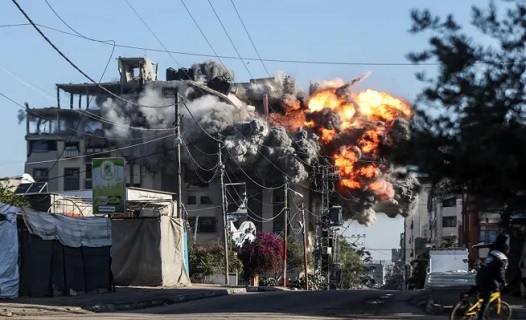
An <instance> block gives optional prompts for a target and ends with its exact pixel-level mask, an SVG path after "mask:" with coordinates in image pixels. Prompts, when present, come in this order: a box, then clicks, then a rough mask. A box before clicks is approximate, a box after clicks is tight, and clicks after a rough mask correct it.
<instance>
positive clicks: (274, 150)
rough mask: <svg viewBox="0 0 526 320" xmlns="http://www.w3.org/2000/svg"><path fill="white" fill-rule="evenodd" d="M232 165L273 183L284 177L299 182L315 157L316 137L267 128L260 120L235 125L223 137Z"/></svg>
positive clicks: (306, 133)
mask: <svg viewBox="0 0 526 320" xmlns="http://www.w3.org/2000/svg"><path fill="white" fill-rule="evenodd" d="M225 147H226V151H227V154H228V155H229V158H230V160H231V161H230V162H229V163H230V164H231V166H230V167H231V168H232V169H234V172H235V171H237V170H235V169H236V167H238V168H239V169H241V170H244V171H245V172H253V173H254V175H255V177H256V178H258V179H260V180H262V181H265V182H267V183H269V184H270V185H275V184H277V183H278V182H280V181H283V180H284V177H285V176H287V177H289V178H290V182H292V183H299V182H301V181H303V180H305V179H307V178H308V172H307V168H308V166H311V165H313V164H314V161H315V160H316V159H317V153H318V151H319V145H318V143H317V137H315V136H314V135H313V134H309V133H308V132H306V131H304V130H300V131H298V132H296V133H294V134H291V133H289V132H287V130H286V129H285V128H284V127H269V124H268V123H267V122H266V121H264V120H262V119H255V120H252V121H250V122H244V123H239V124H237V125H235V126H234V127H233V128H232V130H231V132H230V134H229V135H227V137H226V140H225Z"/></svg>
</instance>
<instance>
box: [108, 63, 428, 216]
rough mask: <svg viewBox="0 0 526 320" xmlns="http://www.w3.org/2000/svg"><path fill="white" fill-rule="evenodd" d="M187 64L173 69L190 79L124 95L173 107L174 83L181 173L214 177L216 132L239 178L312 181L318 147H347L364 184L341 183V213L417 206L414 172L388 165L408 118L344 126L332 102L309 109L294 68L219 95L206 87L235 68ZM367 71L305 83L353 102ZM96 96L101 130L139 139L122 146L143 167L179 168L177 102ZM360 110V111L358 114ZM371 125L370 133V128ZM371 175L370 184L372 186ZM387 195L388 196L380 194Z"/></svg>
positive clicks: (196, 178) (192, 178) (120, 140)
mask: <svg viewBox="0 0 526 320" xmlns="http://www.w3.org/2000/svg"><path fill="white" fill-rule="evenodd" d="M183 71H184V72H183ZM183 71H181V70H179V71H178V75H181V74H183V75H184V76H185V77H187V79H186V80H184V79H183V80H180V81H179V80H177V81H176V80H174V81H168V82H151V83H146V84H145V87H144V90H143V91H142V92H141V94H140V96H139V97H134V96H133V95H127V96H124V98H126V99H130V100H132V101H134V102H137V103H139V104H142V105H148V106H157V107H163V106H172V105H173V104H174V98H173V97H163V94H162V92H163V90H162V89H163V88H164V87H167V86H168V87H173V88H177V90H178V92H179V93H180V95H181V97H182V99H183V103H181V104H180V110H181V114H182V130H181V131H182V137H181V138H182V140H183V145H184V147H183V151H182V160H183V163H184V166H185V168H186V169H187V170H186V171H185V179H186V181H187V182H189V183H192V184H200V183H204V182H206V181H211V180H212V179H213V178H214V174H215V172H216V168H217V162H218V157H217V153H218V147H219V143H218V140H221V141H223V144H222V149H221V153H222V155H223V157H224V158H223V160H224V164H225V169H226V172H227V173H232V174H233V175H232V176H234V177H238V178H240V179H245V178H244V175H245V174H247V175H249V176H250V177H251V178H252V179H254V180H257V181H259V182H260V183H263V184H266V185H269V186H270V185H276V184H279V183H280V182H281V181H283V179H284V177H285V176H287V177H288V178H289V180H290V182H291V183H299V182H304V183H306V184H307V185H309V184H310V182H308V181H309V180H308V178H310V177H309V171H310V169H311V168H310V167H311V166H312V165H315V164H316V162H317V161H319V156H320V154H321V155H325V156H329V157H332V156H333V155H334V154H335V152H336V151H337V150H339V149H338V148H344V149H345V150H348V151H351V152H352V153H354V154H355V156H356V158H357V159H358V161H357V162H356V163H355V164H354V168H353V169H352V170H355V171H356V172H359V173H360V174H361V175H360V176H358V177H357V178H356V179H357V180H356V181H360V182H361V184H360V185H362V183H363V186H364V187H363V188H362V189H347V188H345V187H338V188H337V189H338V193H339V197H337V199H334V201H333V204H337V203H340V204H341V205H342V207H343V208H344V214H345V218H347V219H350V218H352V219H356V220H358V221H359V222H360V223H363V224H367V225H370V224H372V223H374V222H375V220H376V216H375V214H376V211H379V212H380V211H381V212H385V213H386V214H388V215H389V216H395V215H397V214H400V215H404V216H405V215H408V214H410V213H412V211H414V206H415V199H416V194H417V193H418V192H417V189H418V181H417V180H416V179H415V178H414V177H412V176H409V175H404V174H402V172H400V171H397V170H393V169H392V168H391V167H390V165H389V163H390V161H389V156H390V150H391V149H392V147H393V146H395V145H396V144H398V143H399V142H400V141H402V140H405V139H407V138H408V137H409V131H408V121H407V120H405V119H403V118H397V119H395V120H393V121H389V122H382V121H378V120H374V121H372V120H367V119H365V117H364V118H363V119H362V118H360V119H359V120H360V121H358V124H359V125H356V126H352V127H347V128H346V129H345V130H341V128H340V126H341V123H340V122H341V121H340V118H339V115H338V114H337V113H336V112H333V111H330V110H329V109H324V110H322V111H320V112H315V113H309V112H306V111H305V110H306V108H307V106H306V103H307V102H308V97H306V95H305V94H304V93H303V92H302V91H301V90H299V89H297V88H296V85H295V81H294V79H292V78H290V77H287V76H284V75H279V76H278V77H276V78H269V79H257V80H253V81H251V82H249V83H242V84H233V87H232V88H231V91H229V90H225V91H223V94H219V93H213V91H210V88H208V87H205V86H206V85H209V81H210V80H212V79H215V78H218V77H219V78H221V79H222V80H231V79H233V76H234V74H233V72H232V71H230V70H227V69H226V68H224V67H223V65H221V64H219V63H216V62H213V61H207V62H205V63H202V64H194V65H193V66H192V67H191V68H189V69H188V70H186V69H185V70H183ZM188 76H190V77H188ZM367 76H368V75H364V76H362V77H359V78H357V79H355V80H353V81H351V82H350V83H347V84H346V83H343V81H335V82H326V83H322V84H315V85H313V86H311V88H310V92H311V93H313V92H318V91H320V90H325V89H334V90H335V92H337V95H338V96H339V97H342V98H343V99H347V101H350V100H351V96H352V94H351V89H352V85H353V84H355V83H356V82H358V81H361V80H363V79H364V78H366V77H367ZM187 80H189V81H187ZM223 84H224V83H223ZM229 92H232V93H229ZM234 93H235V96H234ZM265 99H268V103H269V109H270V110H269V111H270V112H271V113H272V112H276V113H279V114H280V117H281V118H279V120H280V121H281V122H282V123H283V125H280V122H276V123H275V122H269V121H270V118H267V117H265V115H263V110H264V108H263V104H264V101H265ZM241 101H243V102H245V103H242V102H241ZM247 104H248V105H247ZM98 105H99V106H100V109H101V114H102V115H103V117H105V118H106V119H108V120H109V121H110V122H112V123H113V124H111V125H110V124H107V125H105V126H104V129H105V135H106V137H108V138H110V139H111V140H112V141H113V143H114V144H115V145H116V146H117V147H123V146H128V145H130V144H133V145H137V146H136V147H134V148H129V149H126V150H123V151H122V153H123V155H125V156H131V157H132V158H134V159H135V161H136V163H137V164H142V165H144V166H146V168H147V169H148V170H149V171H152V172H163V173H173V171H174V170H175V167H176V166H175V162H174V161H175V153H174V141H173V139H174V137H173V135H172V134H173V127H174V119H175V116H174V109H173V107H167V108H146V107H143V106H137V105H134V104H130V103H126V102H123V101H121V100H118V99H114V98H108V97H105V98H102V97H99V99H98ZM251 106H254V107H251ZM254 108H255V110H256V111H259V112H255V111H254ZM188 110H190V111H191V113H190V112H188ZM356 116H357V117H361V115H360V114H359V113H357V115H356ZM306 120H311V121H314V122H315V126H314V127H313V128H305V127H304V122H305V121H306ZM287 122H288V123H287ZM291 123H294V126H292V125H290V124H291ZM131 127H135V128H131ZM137 127H138V128H144V129H147V130H140V129H137ZM321 128H324V129H335V130H336V133H337V135H338V136H337V138H336V139H334V140H333V141H331V142H329V143H327V142H323V141H322V140H320V139H319V134H320V130H321ZM370 129H377V130H375V132H376V133H370V132H369V131H368V130H370ZM371 134H374V136H369V135H371ZM376 139H377V140H379V141H380V142H379V147H378V151H375V152H364V151H362V149H363V146H362V145H361V144H363V143H373V142H374V141H373V140H376ZM368 140H370V141H368ZM138 144H139V145H138ZM145 155H147V156H145ZM371 163H374V164H375V169H374V170H371V168H370V166H371ZM344 170H345V169H344ZM362 172H367V173H362ZM373 182H374V183H375V187H376V189H375V190H372V189H371V188H370V186H371V183H373ZM336 183H337V182H336ZM378 188H380V189H381V190H380V189H378ZM378 190H380V191H378ZM378 192H380V193H378ZM390 194H394V196H386V195H390Z"/></svg>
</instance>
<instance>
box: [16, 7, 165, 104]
mask: <svg viewBox="0 0 526 320" xmlns="http://www.w3.org/2000/svg"><path fill="white" fill-rule="evenodd" d="M11 1H12V2H13V3H14V4H15V5H16V7H17V8H18V10H19V11H20V12H21V13H22V14H23V15H24V17H25V18H26V19H27V21H29V23H30V24H31V25H32V26H33V28H34V29H35V30H36V31H37V32H38V33H39V34H40V36H42V38H44V40H45V41H46V42H47V43H48V44H49V45H50V46H51V47H52V48H53V49H54V50H55V51H56V52H57V53H58V54H59V55H60V56H61V57H62V58H63V59H64V60H66V61H67V62H68V63H69V64H70V65H71V66H72V67H73V68H74V69H75V70H77V71H78V72H79V73H80V74H82V75H83V76H84V77H85V78H86V79H88V80H89V81H91V82H92V83H93V84H95V85H96V86H97V87H99V88H100V89H102V90H103V91H104V92H106V93H107V94H109V95H111V96H113V97H115V98H117V99H119V100H121V101H124V102H126V103H129V104H132V105H135V106H139V107H143V108H152V109H160V108H167V107H172V106H173V105H168V106H147V105H143V104H139V103H136V102H133V101H129V100H126V99H124V98H123V97H121V96H119V95H117V94H115V93H113V92H111V91H110V90H108V89H106V88H105V87H103V86H102V85H101V84H100V82H97V81H95V80H93V78H91V77H90V76H89V75H88V74H87V73H86V72H84V71H83V70H82V69H81V68H80V67H78V66H77V65H76V64H75V63H74V62H73V61H71V59H69V58H68V57H67V56H66V55H65V54H64V53H63V52H62V51H61V50H60V49H59V48H58V47H57V46H56V45H55V44H54V43H53V42H52V41H51V40H50V39H49V38H48V37H47V36H46V35H45V34H44V33H43V32H42V30H40V28H39V27H38V26H37V25H36V24H35V23H34V22H33V20H32V19H31V18H30V17H29V16H28V15H27V13H26V12H25V11H24V9H22V7H21V6H20V5H19V4H18V2H17V0H11Z"/></svg>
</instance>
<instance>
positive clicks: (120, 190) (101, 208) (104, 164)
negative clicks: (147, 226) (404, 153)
mask: <svg viewBox="0 0 526 320" xmlns="http://www.w3.org/2000/svg"><path fill="white" fill-rule="evenodd" d="M124 163H125V161H124V158H99V159H93V161H92V176H93V214H95V215H99V214H100V215H104V214H124V213H125V209H126V178H125V176H124Z"/></svg>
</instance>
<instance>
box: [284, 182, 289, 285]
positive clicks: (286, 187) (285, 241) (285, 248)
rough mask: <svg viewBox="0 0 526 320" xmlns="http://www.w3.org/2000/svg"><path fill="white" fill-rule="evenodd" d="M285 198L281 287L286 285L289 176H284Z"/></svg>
mask: <svg viewBox="0 0 526 320" xmlns="http://www.w3.org/2000/svg"><path fill="white" fill-rule="evenodd" d="M284 187H285V199H284V200H283V201H284V208H283V210H284V212H283V214H284V217H283V218H284V219H283V221H284V222H283V232H284V233H285V235H284V236H283V287H287V247H288V241H287V240H288V239H287V238H288V229H289V228H288V225H289V178H288V177H287V176H285V185H284Z"/></svg>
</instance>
